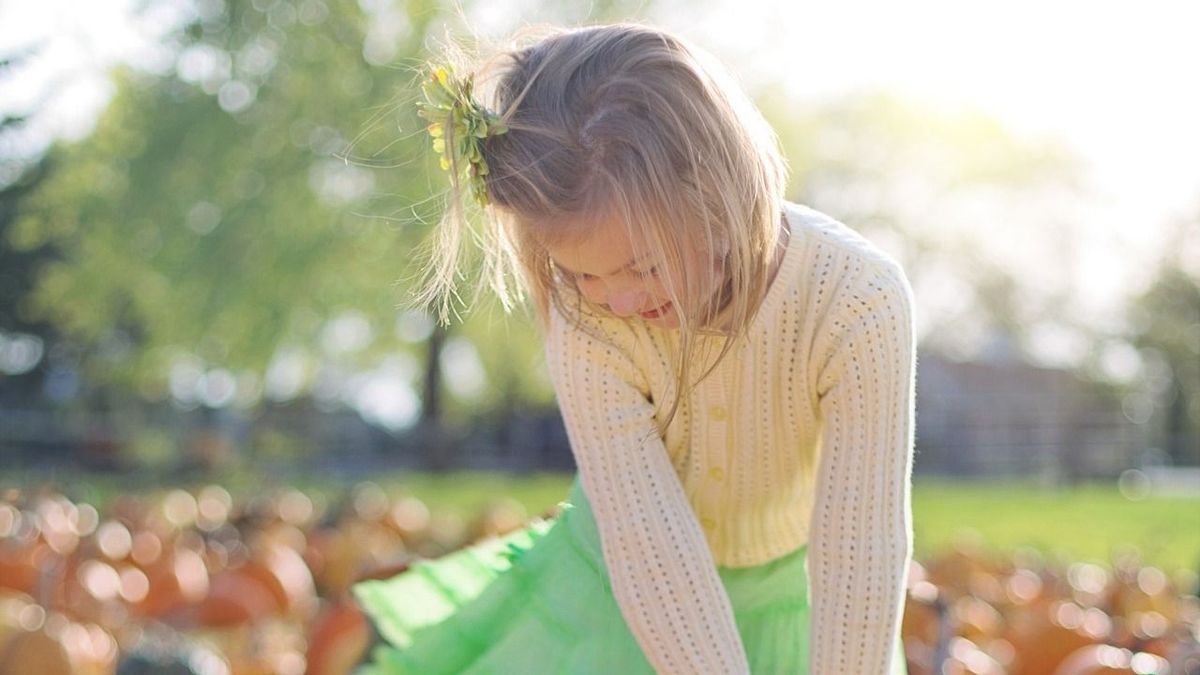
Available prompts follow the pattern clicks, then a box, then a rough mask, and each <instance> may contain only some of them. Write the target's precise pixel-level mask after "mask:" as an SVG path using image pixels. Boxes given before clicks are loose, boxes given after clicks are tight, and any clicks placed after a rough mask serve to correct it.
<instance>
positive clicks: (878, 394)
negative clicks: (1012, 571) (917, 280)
mask: <svg viewBox="0 0 1200 675" xmlns="http://www.w3.org/2000/svg"><path fill="white" fill-rule="evenodd" d="M834 302H835V304H834V305H833V306H831V308H830V312H831V313H830V315H829V319H828V323H827V324H826V326H825V330H824V331H823V333H824V334H825V335H827V336H828V338H827V339H828V342H822V343H820V347H821V348H820V350H819V353H816V354H814V356H816V357H817V358H818V359H819V360H818V362H817V366H818V367H817V368H816V369H815V370H814V372H815V373H816V377H817V382H816V391H817V394H818V396H819V399H818V401H819V408H820V412H821V417H822V419H823V420H824V422H823V423H824V429H823V435H822V442H821V448H822V449H821V458H820V468H819V473H818V476H817V494H816V501H815V503H814V506H813V514H812V528H811V532H810V537H809V552H808V567H809V578H810V583H811V587H812V599H811V602H812V617H811V633H812V639H811V645H812V647H811V650H812V651H811V657H812V668H811V672H813V673H862V674H863V675H871V674H880V675H882V674H884V673H889V672H892V671H891V670H890V664H891V662H892V657H893V652H894V650H895V649H896V648H897V641H898V640H899V632H900V620H901V614H902V610H903V607H904V599H905V582H906V579H907V576H908V569H909V565H910V562H911V559H912V558H911V555H912V537H913V534H912V514H911V510H912V509H911V473H912V447H913V433H914V432H913V420H914V415H915V413H914V405H915V404H914V398H915V396H914V387H915V379H914V378H915V367H916V356H915V347H914V345H915V335H914V328H913V319H912V306H913V299H912V289H911V288H910V287H909V284H908V281H907V279H906V278H905V276H904V272H903V271H902V270H901V269H900V267H899V266H898V265H896V264H895V263H892V262H890V261H878V260H876V261H873V262H870V263H867V264H866V266H865V268H864V270H863V272H862V274H861V275H859V276H858V278H857V279H856V280H855V281H854V282H852V283H851V284H850V285H849V286H847V287H845V289H844V290H843V291H842V292H841V293H840V294H839V296H837V297H835V301H834Z"/></svg>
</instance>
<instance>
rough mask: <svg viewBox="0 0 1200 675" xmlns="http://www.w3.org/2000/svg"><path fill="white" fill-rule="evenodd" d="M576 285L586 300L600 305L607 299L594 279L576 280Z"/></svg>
mask: <svg viewBox="0 0 1200 675" xmlns="http://www.w3.org/2000/svg"><path fill="white" fill-rule="evenodd" d="M578 286H579V292H580V293H582V294H583V297H584V298H585V299H586V300H587V301H588V302H591V303H594V304H597V305H602V304H604V303H605V302H606V301H607V300H608V298H606V297H605V294H604V292H603V289H601V288H600V287H599V284H598V283H597V282H595V281H580V282H578Z"/></svg>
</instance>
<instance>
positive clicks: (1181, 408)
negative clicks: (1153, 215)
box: [1129, 210, 1200, 466]
mask: <svg viewBox="0 0 1200 675" xmlns="http://www.w3.org/2000/svg"><path fill="white" fill-rule="evenodd" d="M1198 230H1200V210H1198V213H1197V216H1196V217H1194V218H1192V219H1191V220H1190V222H1189V221H1186V220H1181V221H1179V222H1178V227H1177V228H1176V229H1175V231H1174V235H1173V236H1172V237H1170V238H1169V239H1168V242H1167V247H1166V250H1165V253H1164V256H1163V259H1162V264H1161V265H1159V267H1158V269H1157V271H1156V274H1155V276H1154V280H1153V282H1152V283H1151V284H1150V286H1149V287H1148V288H1147V289H1146V290H1145V292H1143V293H1142V294H1141V295H1140V296H1138V297H1137V298H1136V299H1135V300H1134V301H1133V303H1131V305H1130V308H1129V314H1130V324H1131V329H1132V330H1131V332H1132V335H1131V336H1130V337H1131V339H1132V342H1133V344H1135V345H1136V346H1137V347H1138V349H1139V350H1141V351H1142V353H1143V355H1144V360H1146V361H1147V362H1148V363H1151V364H1154V363H1158V364H1161V365H1164V366H1165V370H1166V371H1167V376H1168V377H1167V378H1166V382H1165V383H1164V384H1165V385H1166V386H1165V387H1162V390H1161V391H1159V392H1157V393H1158V394H1159V397H1158V398H1159V400H1158V401H1157V403H1158V404H1159V405H1158V406H1156V409H1155V411H1154V413H1155V417H1156V418H1157V424H1156V425H1155V426H1156V427H1157V428H1158V429H1159V430H1160V437H1159V438H1158V439H1156V442H1157V443H1158V444H1159V447H1161V448H1162V449H1164V450H1166V452H1167V454H1168V455H1169V456H1170V458H1171V460H1172V461H1173V462H1174V463H1175V464H1177V465H1189V466H1197V465H1200V247H1198V246H1197V244H1196V242H1195V236H1196V232H1197V231H1198ZM1189 238H1190V239H1189ZM1189 242H1190V244H1189ZM1189 256H1191V257H1190V258H1189Z"/></svg>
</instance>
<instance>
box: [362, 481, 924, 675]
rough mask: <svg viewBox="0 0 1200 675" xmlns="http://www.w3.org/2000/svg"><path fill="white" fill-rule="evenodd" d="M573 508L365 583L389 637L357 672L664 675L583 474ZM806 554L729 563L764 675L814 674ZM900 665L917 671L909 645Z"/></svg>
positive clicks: (733, 593)
mask: <svg viewBox="0 0 1200 675" xmlns="http://www.w3.org/2000/svg"><path fill="white" fill-rule="evenodd" d="M562 506H563V510H562V512H561V513H560V515H559V516H558V517H557V518H555V519H554V520H552V521H545V520H540V519H539V520H534V521H533V522H531V523H530V524H529V525H528V526H527V527H526V528H525V529H523V530H520V531H517V532H514V533H511V534H509V535H506V536H504V537H499V538H493V539H490V540H488V541H485V542H481V543H479V544H476V545H475V546H472V547H470V548H466V549H462V550H459V551H456V552H454V553H452V554H449V555H447V556H444V557H442V558H438V559H436V560H426V561H422V562H419V563H416V564H414V565H413V566H412V567H411V568H410V569H409V570H407V571H406V572H404V573H403V574H400V575H398V576H396V577H393V578H391V579H387V580H383V581H367V582H363V583H360V584H357V585H355V586H354V589H353V591H354V594H355V596H356V598H357V599H358V601H359V603H360V605H361V606H362V608H363V609H364V611H365V612H366V613H367V615H368V616H369V617H370V618H371V620H372V621H373V623H374V624H375V627H376V629H377V630H378V632H379V633H380V635H381V636H382V637H383V638H384V639H385V640H386V641H387V642H386V643H383V644H379V645H377V646H376V647H375V649H374V650H373V651H372V653H371V662H370V663H369V664H367V665H364V666H362V667H361V668H360V669H359V670H358V671H357V672H356V675H409V674H413V675H416V674H420V675H438V674H442V673H444V674H450V673H456V674H457V673H462V674H468V675H512V674H520V675H539V674H550V673H555V674H557V673H569V674H570V675H593V674H594V675H610V674H612V673H620V674H622V675H639V674H644V675H653V673H654V670H653V668H651V667H650V664H649V662H648V661H647V660H646V657H645V655H644V654H643V653H642V651H641V648H640V646H639V645H638V644H637V641H636V640H635V639H634V637H633V634H632V633H631V632H630V631H629V627H628V626H627V625H626V623H625V620H624V618H623V617H622V615H621V612H620V609H619V608H618V607H617V604H616V599H615V598H614V596H613V593H612V588H611V586H610V585H609V579H608V575H607V572H606V570H605V567H604V562H603V555H602V553H601V549H600V538H599V535H598V532H597V530H596V525H595V520H594V517H593V515H592V511H591V506H590V504H589V503H588V501H587V499H586V498H585V497H584V494H583V491H582V489H581V488H580V485H579V480H578V478H576V480H575V482H574V483H573V484H572V486H571V491H570V494H569V495H568V498H567V500H566V502H564V503H563V504H562ZM805 552H806V549H805V548H800V549H798V550H797V551H794V552H792V553H790V554H788V555H785V556H783V557H781V558H778V559H776V560H773V561H771V562H769V563H766V564H763V565H759V566H757V567H749V568H726V567H718V568H717V569H718V573H719V575H720V577H721V581H722V582H723V583H724V585H725V589H726V591H727V592H728V594H729V599H730V602H731V603H732V605H733V609H734V618H735V620H736V622H737V625H738V630H739V632H740V633H741V636H742V641H743V644H744V646H745V648H746V653H747V656H748V658H749V662H750V668H751V672H752V673H755V674H756V675H757V674H759V673H772V674H774V673H788V674H789V675H793V674H794V675H804V674H805V673H807V672H808V653H809V652H808V644H807V641H808V634H809V632H808V631H809V605H808V582H807V576H806V572H805V569H804V561H805ZM892 672H893V675H904V673H905V669H904V659H903V653H902V652H900V651H899V650H898V651H897V655H896V663H895V664H894V667H893V670H892Z"/></svg>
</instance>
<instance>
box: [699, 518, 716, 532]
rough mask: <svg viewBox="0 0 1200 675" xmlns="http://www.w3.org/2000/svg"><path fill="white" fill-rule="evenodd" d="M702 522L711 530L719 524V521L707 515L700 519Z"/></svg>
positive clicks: (705, 527)
mask: <svg viewBox="0 0 1200 675" xmlns="http://www.w3.org/2000/svg"><path fill="white" fill-rule="evenodd" d="M700 524H701V525H703V526H704V529H706V530H711V529H713V528H714V527H716V526H717V521H715V520H713V519H712V518H708V517H705V518H701V519H700Z"/></svg>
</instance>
